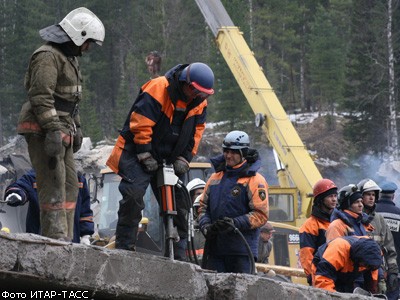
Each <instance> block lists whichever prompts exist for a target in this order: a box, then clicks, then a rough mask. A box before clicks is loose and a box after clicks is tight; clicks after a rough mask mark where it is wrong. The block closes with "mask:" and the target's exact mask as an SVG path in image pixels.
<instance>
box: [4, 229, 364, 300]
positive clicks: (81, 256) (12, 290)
mask: <svg viewBox="0 0 400 300" xmlns="http://www.w3.org/2000/svg"><path fill="white" fill-rule="evenodd" d="M0 252H1V253H2V255H1V256H0V293H1V295H2V299H6V298H14V299H17V298H23V297H22V296H25V298H26V299H32V298H33V297H32V296H40V297H37V299H40V298H47V299H51V298H53V299H78V298H80V299H96V300H97V299H218V300H224V299H230V300H232V299H238V300H239V299H240V300H243V299H249V300H250V299H251V300H256V299H269V300H273V299H279V300H283V299H292V300H295V299H299V300H302V299H304V300H305V299H308V300H312V299H328V300H329V299H371V298H370V297H365V296H361V295H353V294H340V293H329V292H326V291H324V290H321V289H314V288H311V287H308V286H303V285H295V284H290V283H286V282H282V281H275V280H273V279H270V278H265V277H260V276H253V275H245V274H230V273H226V274H217V273H215V272H211V271H205V270H202V269H201V268H200V267H198V266H197V265H194V264H190V263H184V262H179V261H171V260H169V259H167V258H164V257H158V256H152V255H148V254H142V253H133V252H128V251H122V250H111V249H106V248H102V247H98V246H85V245H79V244H71V243H66V242H61V241H57V240H53V239H49V238H45V237H41V236H38V235H34V234H27V233H14V234H12V233H11V234H9V233H3V232H0ZM23 293H24V294H23ZM46 295H47V297H44V296H46ZM17 296H18V297H17Z"/></svg>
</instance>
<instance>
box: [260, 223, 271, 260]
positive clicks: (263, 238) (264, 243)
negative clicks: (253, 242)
mask: <svg viewBox="0 0 400 300" xmlns="http://www.w3.org/2000/svg"><path fill="white" fill-rule="evenodd" d="M260 230H261V232H260V239H259V241H258V256H257V262H258V263H262V264H268V263H269V255H270V253H271V251H272V242H271V239H272V235H273V233H274V232H275V229H274V227H273V226H272V225H271V224H270V223H268V222H267V223H265V224H264V226H262V227H261V228H260Z"/></svg>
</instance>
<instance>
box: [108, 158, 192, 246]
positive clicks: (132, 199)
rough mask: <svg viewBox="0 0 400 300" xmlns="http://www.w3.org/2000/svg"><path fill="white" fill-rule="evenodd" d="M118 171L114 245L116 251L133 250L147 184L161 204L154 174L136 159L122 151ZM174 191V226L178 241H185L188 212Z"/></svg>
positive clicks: (181, 195) (179, 194)
mask: <svg viewBox="0 0 400 300" xmlns="http://www.w3.org/2000/svg"><path fill="white" fill-rule="evenodd" d="M119 170H120V172H119V173H120V174H119V175H120V176H121V177H122V180H121V183H120V184H119V191H120V193H121V195H122V200H121V201H120V202H119V210H118V222H117V228H116V240H115V245H116V248H117V249H125V250H134V249H135V244H136V238H137V232H138V225H139V223H140V220H141V219H142V210H143V209H144V208H145V204H144V200H143V199H144V198H143V197H144V195H145V193H146V189H147V187H148V186H149V184H150V185H151V187H152V189H153V192H154V194H155V196H156V199H157V201H158V203H159V204H160V201H161V198H160V195H159V194H160V193H159V190H158V189H157V182H156V181H157V173H156V172H153V173H148V172H145V171H144V170H143V168H142V165H141V164H140V163H139V161H138V160H137V158H136V155H134V156H133V155H131V154H130V153H128V152H127V151H123V154H122V157H121V160H120V165H119ZM175 191H176V192H175V202H176V210H177V212H178V215H177V216H176V217H174V224H175V226H177V229H178V234H179V236H180V238H181V239H186V238H187V231H188V223H187V212H188V208H187V205H186V201H185V200H184V198H183V193H182V191H179V189H175Z"/></svg>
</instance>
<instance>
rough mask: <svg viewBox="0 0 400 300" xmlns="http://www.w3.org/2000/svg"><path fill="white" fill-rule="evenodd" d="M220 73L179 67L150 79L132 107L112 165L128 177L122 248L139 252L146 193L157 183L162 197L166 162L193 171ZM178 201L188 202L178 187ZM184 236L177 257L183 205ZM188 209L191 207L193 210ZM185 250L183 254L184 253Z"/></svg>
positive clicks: (199, 66)
mask: <svg viewBox="0 0 400 300" xmlns="http://www.w3.org/2000/svg"><path fill="white" fill-rule="evenodd" d="M213 85H214V73H213V72H212V70H211V69H210V67H208V66H207V65H206V64H204V63H199V62H197V63H192V64H189V65H177V66H175V67H174V68H172V69H171V70H169V71H168V72H167V73H166V74H165V76H160V77H157V78H154V79H151V80H150V81H148V82H147V83H145V84H144V85H143V86H142V88H141V90H140V93H139V96H138V97H137V98H136V100H135V102H134V104H133V105H132V107H131V109H130V111H129V114H128V117H127V119H126V121H125V123H124V126H123V128H122V130H121V132H120V135H119V137H118V139H117V142H116V144H115V146H114V149H113V151H112V153H111V156H110V157H109V158H108V161H107V165H108V166H109V167H110V168H111V169H112V170H113V171H114V172H115V173H117V174H119V175H120V176H121V177H122V180H121V183H120V185H119V190H120V192H121V194H122V197H123V199H122V200H121V201H120V202H119V205H120V206H119V211H118V223H117V228H116V241H115V244H116V248H118V249H125V250H132V251H134V250H135V243H136V236H137V230H138V224H139V222H140V220H141V218H142V215H141V211H142V210H143V208H144V203H143V196H144V194H145V192H146V188H147V187H148V185H149V184H151V186H152V188H153V191H154V193H155V195H156V198H157V199H158V200H159V201H160V198H161V197H160V196H159V191H158V186H157V180H156V179H157V178H156V177H157V176H156V171H157V170H158V168H159V166H160V165H161V164H162V163H163V162H165V163H167V164H173V166H174V171H175V173H176V175H177V176H181V175H183V174H185V173H186V172H187V171H188V170H189V162H190V161H191V160H192V158H193V156H194V155H195V154H196V153H197V148H198V146H199V143H200V140H201V137H202V135H203V131H204V128H205V121H206V106H207V97H208V96H210V95H212V94H213V93H214V90H213ZM176 190H177V191H176V197H177V198H178V199H177V200H176V203H177V205H181V204H184V201H183V200H182V199H181V200H179V198H180V197H181V196H182V195H181V193H180V190H179V189H176ZM176 210H177V211H178V216H177V218H175V224H176V226H177V229H178V234H179V236H180V239H181V241H180V243H179V245H178V246H179V247H178V248H179V249H177V251H175V254H176V255H177V256H176V258H177V259H183V257H182V256H184V255H185V254H184V253H185V248H186V247H185V245H186V239H187V219H186V218H185V217H186V216H184V214H185V213H184V211H185V209H184V208H182V207H177V209H176ZM187 210H188V208H187ZM178 252H179V253H178Z"/></svg>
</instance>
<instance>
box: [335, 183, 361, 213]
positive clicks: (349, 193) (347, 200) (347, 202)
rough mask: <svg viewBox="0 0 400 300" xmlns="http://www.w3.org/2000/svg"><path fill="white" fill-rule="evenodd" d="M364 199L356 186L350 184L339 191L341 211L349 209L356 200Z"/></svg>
mask: <svg viewBox="0 0 400 300" xmlns="http://www.w3.org/2000/svg"><path fill="white" fill-rule="evenodd" d="M360 198H362V194H361V192H360V191H359V190H358V187H357V186H356V185H355V184H349V185H346V186H344V187H342V188H341V189H340V190H339V195H338V203H339V208H340V209H347V208H349V207H350V206H351V205H352V204H353V203H354V202H355V201H356V200H358V199H360Z"/></svg>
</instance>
